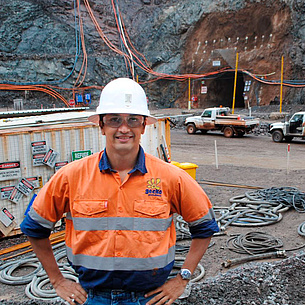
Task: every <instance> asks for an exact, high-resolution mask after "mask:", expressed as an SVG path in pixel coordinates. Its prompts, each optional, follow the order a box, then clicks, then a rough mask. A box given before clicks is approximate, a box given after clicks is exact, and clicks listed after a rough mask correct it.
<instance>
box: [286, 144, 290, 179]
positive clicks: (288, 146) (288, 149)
mask: <svg viewBox="0 0 305 305" xmlns="http://www.w3.org/2000/svg"><path fill="white" fill-rule="evenodd" d="M289 154H290V144H288V145H287V175H288V174H289Z"/></svg>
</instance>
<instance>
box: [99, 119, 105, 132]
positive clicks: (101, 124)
mask: <svg viewBox="0 0 305 305" xmlns="http://www.w3.org/2000/svg"><path fill="white" fill-rule="evenodd" d="M98 124H99V126H100V128H101V132H102V135H103V136H104V135H105V131H104V128H103V127H104V124H103V122H102V121H101V120H100V121H99V123H98Z"/></svg>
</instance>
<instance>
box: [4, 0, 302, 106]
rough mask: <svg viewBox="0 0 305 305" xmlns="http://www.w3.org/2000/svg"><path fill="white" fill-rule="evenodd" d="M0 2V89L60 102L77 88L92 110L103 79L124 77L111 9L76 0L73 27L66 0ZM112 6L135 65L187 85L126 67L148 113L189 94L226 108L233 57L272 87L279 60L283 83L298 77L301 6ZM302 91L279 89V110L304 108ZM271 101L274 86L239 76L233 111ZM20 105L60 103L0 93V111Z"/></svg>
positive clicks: (280, 2)
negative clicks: (44, 88) (44, 87)
mask: <svg viewBox="0 0 305 305" xmlns="http://www.w3.org/2000/svg"><path fill="white" fill-rule="evenodd" d="M0 3H1V6H0V20H1V23H0V38H1V44H0V60H1V67H0V83H2V84H10V85H38V84H48V85H52V86H56V88H54V89H55V90H57V91H58V92H60V94H62V96H64V97H65V98H66V99H67V100H69V99H71V98H72V97H73V90H72V88H73V87H74V88H78V90H74V93H77V92H78V93H81V94H85V93H90V94H91V96H92V107H94V106H96V105H97V103H98V96H99V93H100V89H101V88H102V86H104V85H105V84H106V83H107V82H108V81H109V80H110V79H113V78H115V77H125V76H127V77H131V73H130V69H129V66H128V63H127V64H126V62H125V60H124V57H123V56H122V55H120V54H118V53H117V52H115V51H114V48H118V49H119V50H122V51H124V52H126V53H127V54H128V50H127V49H126V48H124V47H122V39H126V40H127V41H128V37H124V38H122V39H121V38H120V36H119V34H118V29H117V25H116V21H115V17H114V8H113V7H112V2H111V1H101V0H91V1H90V2H88V1H80V10H79V14H80V16H81V19H79V18H78V17H77V16H78V10H77V5H76V3H77V1H76V0H75V2H74V1H68V0H40V1H37V0H11V1H5V0H0ZM89 3H90V4H89ZM113 3H114V5H115V9H116V11H117V10H118V9H119V11H120V13H121V20H122V21H123V24H122V26H125V28H126V30H127V33H128V36H129V39H130V41H131V43H132V44H131V43H129V46H130V48H132V46H133V47H134V49H135V50H136V51H137V52H138V53H135V56H137V57H139V58H140V59H141V61H142V62H143V65H145V66H149V67H150V68H151V69H153V71H154V72H156V73H165V74H170V75H181V74H186V75H190V77H191V82H190V84H191V86H190V88H189V87H188V86H189V83H188V80H187V78H186V79H184V81H178V79H177V78H176V79H170V80H169V79H164V78H163V79H160V80H157V81H155V80H156V76H153V75H152V74H150V73H147V72H145V71H144V69H142V68H141V67H140V66H139V65H135V67H134V69H135V75H137V76H138V79H139V81H140V82H141V83H143V86H144V87H145V89H146V90H147V92H148V98H149V103H150V107H177V106H180V107H185V106H186V105H187V101H188V100H189V94H191V95H194V96H196V98H195V102H196V104H195V105H196V106H197V105H198V107H206V106H210V105H219V104H222V105H224V106H231V104H232V96H233V86H234V69H235V65H236V53H238V54H239V62H238V67H239V69H243V70H246V71H249V72H251V73H253V74H255V75H259V77H261V76H262V75H264V77H265V79H267V80H277V81H278V80H279V79H280V77H281V57H282V56H283V58H284V79H285V80H288V79H289V80H302V79H304V67H305V43H304V37H305V14H304V13H305V3H304V1H303V0H266V1H260V0H254V1H250V2H249V1H244V0H238V1H232V0H217V1H214V0H204V1H202V0H200V1H199V0H179V1H178V0H142V1H140V0H135V1H132V2H130V1H128V0H116V1H113ZM86 4H88V5H90V8H88V6H86ZM90 10H91V12H92V15H93V16H94V17H95V19H96V21H97V24H96V25H95V24H94V23H93V21H92V16H90V14H89V11H90ZM80 25H82V26H83V32H84V40H83V44H82V43H81V40H82V39H81V35H80V34H81V31H80ZM98 27H99V28H100V29H101V31H100V32H98V30H97V28H98ZM101 36H103V37H101ZM103 38H104V39H103ZM110 43H111V47H109V44H110ZM140 53H142V54H143V55H144V57H145V58H146V60H147V63H144V57H143V56H141V55H140ZM84 63H85V65H84ZM225 67H230V68H232V70H231V71H229V72H226V73H222V74H216V75H211V76H209V77H206V78H204V79H203V78H202V77H198V75H204V74H206V73H209V72H215V71H217V70H220V69H222V68H225ZM194 75H195V76H194ZM153 80H154V81H153ZM152 81H153V82H152ZM87 87H89V88H87ZM1 88H2V89H3V87H1ZM63 88H65V89H63ZM10 89H12V88H10ZM15 89H16V88H15ZM19 89H20V88H19ZM21 89H22V88H21ZM189 89H190V90H189ZM303 93H304V90H303V89H302V88H299V87H297V88H295V87H286V86H284V90H283V97H284V100H283V102H284V103H297V104H304V100H305V98H304V94H303ZM279 96H280V86H279V85H267V84H264V83H262V82H260V81H257V80H256V79H255V78H253V77H252V76H250V75H249V74H247V73H242V72H239V73H238V77H237V87H236V106H237V107H246V106H248V105H250V106H254V105H255V106H257V105H268V104H269V103H270V101H273V100H278V98H279ZM20 97H21V98H25V99H26V101H25V103H24V104H25V107H27V108H37V106H40V104H44V105H45V106H49V105H50V104H51V105H53V104H55V105H56V106H64V105H63V103H62V101H61V100H58V99H57V100H56V99H54V98H52V97H50V96H49V95H46V94H45V93H41V92H37V91H31V90H29V91H24V90H21V91H20V90H18V91H17V90H8V89H7V87H6V89H5V90H1V91H0V107H10V106H11V105H12V101H13V99H14V98H20ZM196 99H197V101H196Z"/></svg>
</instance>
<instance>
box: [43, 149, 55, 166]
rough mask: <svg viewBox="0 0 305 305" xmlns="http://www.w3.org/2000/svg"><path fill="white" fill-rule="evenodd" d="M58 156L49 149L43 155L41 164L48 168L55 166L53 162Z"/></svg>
mask: <svg viewBox="0 0 305 305" xmlns="http://www.w3.org/2000/svg"><path fill="white" fill-rule="evenodd" d="M58 155H59V153H58V152H56V151H54V150H53V149H51V148H50V149H49V150H48V152H47V153H46V154H45V156H44V158H43V159H42V163H43V164H46V165H48V166H50V167H54V166H55V161H56V158H57V156H58Z"/></svg>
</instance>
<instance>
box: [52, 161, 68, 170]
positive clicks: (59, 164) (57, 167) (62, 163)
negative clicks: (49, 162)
mask: <svg viewBox="0 0 305 305" xmlns="http://www.w3.org/2000/svg"><path fill="white" fill-rule="evenodd" d="M68 163H69V162H68V161H60V162H56V163H55V172H57V171H58V170H59V169H60V168H62V167H63V166H65V165H67V164H68Z"/></svg>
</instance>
